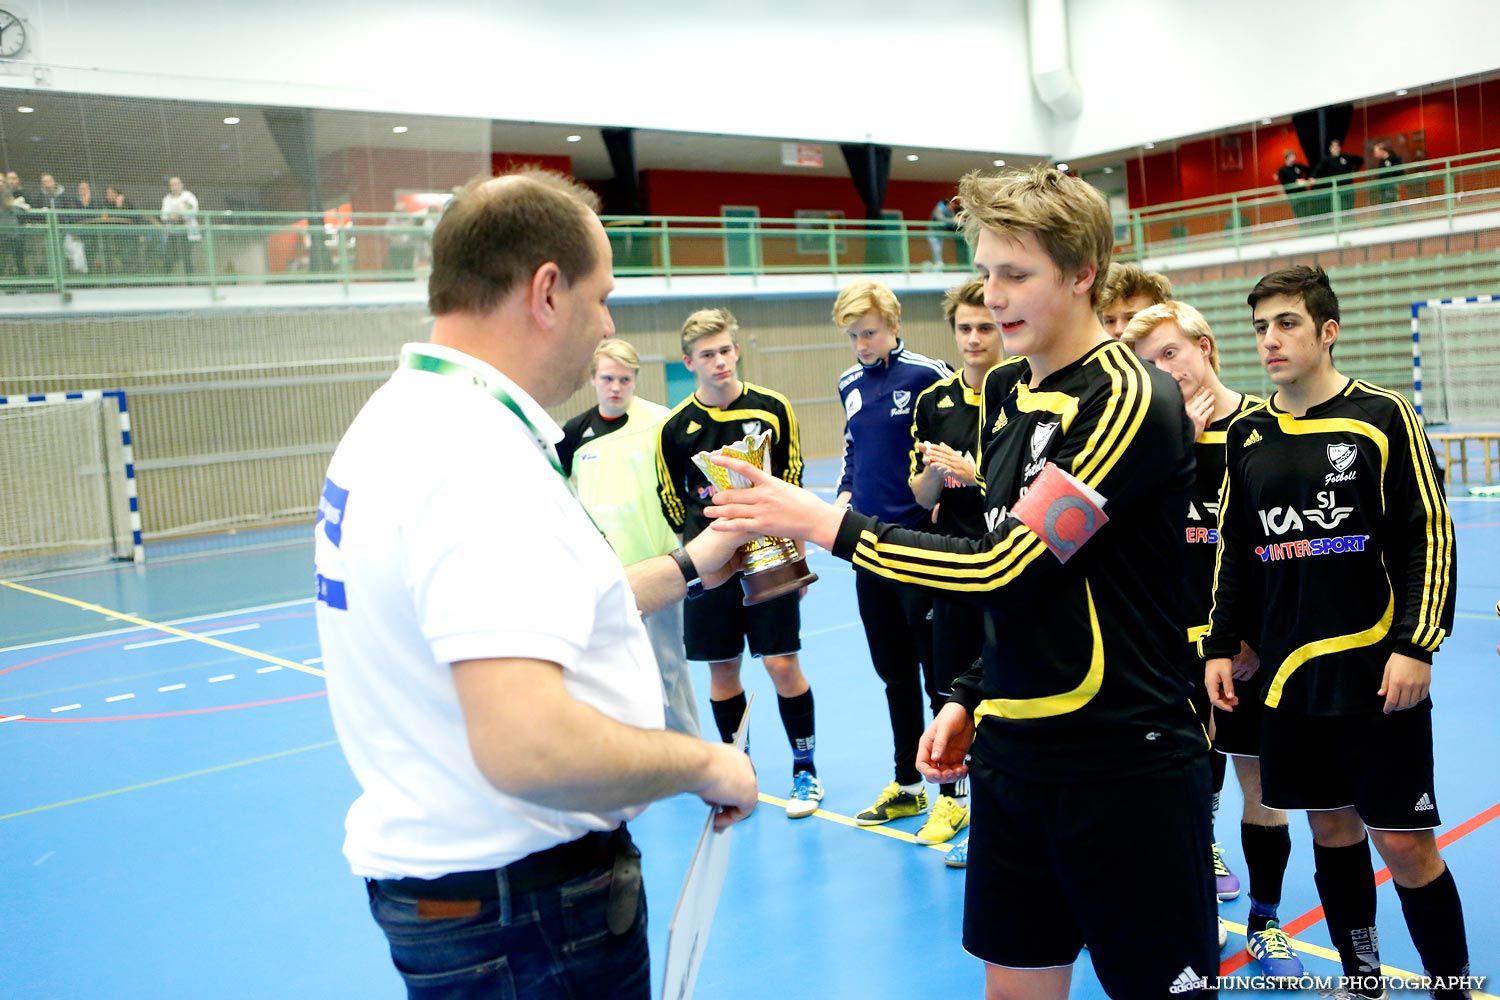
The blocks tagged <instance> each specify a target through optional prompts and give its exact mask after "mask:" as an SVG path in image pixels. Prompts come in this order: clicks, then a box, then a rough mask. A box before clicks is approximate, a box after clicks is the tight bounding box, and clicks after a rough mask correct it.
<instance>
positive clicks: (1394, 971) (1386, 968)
mask: <svg viewBox="0 0 1500 1000" xmlns="http://www.w3.org/2000/svg"><path fill="white" fill-rule="evenodd" d="M1224 926H1225V927H1226V928H1228V929H1229V930H1232V931H1234V932H1235V933H1236V934H1238V935H1240V936H1241V937H1244V936H1245V934H1246V933H1248V932H1249V930H1250V928H1248V927H1246V926H1245V925H1244V924H1237V923H1235V922H1234V921H1232V920H1225V921H1224ZM1287 941H1288V942H1290V943H1291V946H1292V950H1293V951H1300V952H1301V953H1302V954H1304V955H1314V956H1316V957H1318V958H1326V959H1328V960H1329V961H1330V962H1333V963H1335V964H1338V962H1339V953H1338V952H1336V951H1334V950H1333V949H1332V948H1324V947H1323V946H1322V945H1317V944H1308V943H1307V942H1306V941H1299V940H1297V939H1296V938H1287ZM1380 971H1381V973H1382V974H1384V975H1386V976H1389V977H1392V978H1395V979H1402V980H1412V979H1421V978H1422V977H1421V976H1419V975H1417V974H1416V973H1415V972H1407V971H1406V970H1405V969H1398V968H1396V967H1395V966H1394V965H1381V967H1380ZM1470 996H1472V997H1474V1000H1481V998H1482V1000H1496V998H1495V997H1492V996H1491V995H1490V994H1488V993H1481V992H1479V991H1478V990H1474V991H1472V992H1471V993H1470Z"/></svg>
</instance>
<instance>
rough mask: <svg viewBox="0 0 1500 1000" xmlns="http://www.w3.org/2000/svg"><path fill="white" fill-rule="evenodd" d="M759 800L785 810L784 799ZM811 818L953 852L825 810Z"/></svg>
mask: <svg viewBox="0 0 1500 1000" xmlns="http://www.w3.org/2000/svg"><path fill="white" fill-rule="evenodd" d="M760 800H761V801H762V802H764V803H765V804H766V805H770V806H780V807H781V808H782V809H785V808H786V799H778V798H777V797H776V796H774V795H767V794H766V793H765V792H761V793H760ZM813 816H814V817H815V818H817V819H826V820H827V821H828V822H830V823H837V824H839V825H840V826H849V827H853V828H854V829H856V830H863V831H864V832H866V833H878V834H880V835H881V836H882V837H890V838H891V839H892V840H899V841H902V842H903V843H907V844H916V845H917V846H918V847H926V848H930V849H931V850H934V851H942V852H943V853H944V854H947V853H948V852H949V851H951V850H953V845H952V844H922V843H918V842H917V838H916V837H914V836H912V835H911V834H909V833H907V832H905V831H904V830H891V829H888V828H886V827H883V826H860V825H859V823H857V822H855V820H854V819H853V818H851V817H849V816H842V815H840V814H838V813H836V812H829V811H828V810H827V809H819V810H818V811H817V812H815V813H813Z"/></svg>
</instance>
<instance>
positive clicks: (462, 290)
mask: <svg viewBox="0 0 1500 1000" xmlns="http://www.w3.org/2000/svg"><path fill="white" fill-rule="evenodd" d="M598 210H599V197H598V196H597V195H595V194H594V192H592V191H590V190H589V189H588V188H586V187H583V186H582V185H581V184H578V183H577V182H575V181H573V180H571V179H569V178H567V177H564V176H563V175H562V174H559V173H555V172H553V171H550V170H542V169H539V168H536V167H526V168H523V169H520V170H517V171H514V172H513V173H509V174H505V175H503V176H500V177H484V176H481V177H476V178H474V179H473V180H471V181H469V183H467V184H465V185H464V186H463V187H462V188H460V189H459V191H458V193H457V194H456V195H454V197H453V200H452V201H451V202H449V203H448V207H447V209H446V210H444V212H443V216H442V218H441V219H439V220H438V224H437V228H436V229H435V230H434V231H433V234H432V277H431V278H430V279H429V280H428V283H427V308H428V310H429V311H430V312H431V313H432V314H433V315H434V316H445V315H448V314H451V313H468V314H471V315H477V316H482V315H485V314H486V313H489V312H491V311H493V310H494V309H495V307H496V306H498V305H499V304H500V303H501V302H502V301H503V300H504V299H505V298H506V296H508V295H510V293H511V292H512V291H514V290H515V289H516V288H518V287H520V286H521V285H522V284H524V283H525V282H527V281H529V280H531V276H532V275H533V274H535V273H536V272H537V269H538V268H539V267H541V266H542V265H543V264H546V263H548V262H551V263H553V264H556V265H557V267H558V269H559V270H560V271H562V276H563V280H564V281H567V282H568V283H570V284H571V283H572V282H575V281H578V280H579V279H581V278H582V277H584V276H585V275H586V274H588V273H589V272H590V271H592V270H593V269H594V268H595V267H597V266H598V264H599V253H598V250H597V249H596V248H595V246H594V236H593V233H592V232H591V231H590V227H589V224H588V216H589V213H591V212H597V211H598Z"/></svg>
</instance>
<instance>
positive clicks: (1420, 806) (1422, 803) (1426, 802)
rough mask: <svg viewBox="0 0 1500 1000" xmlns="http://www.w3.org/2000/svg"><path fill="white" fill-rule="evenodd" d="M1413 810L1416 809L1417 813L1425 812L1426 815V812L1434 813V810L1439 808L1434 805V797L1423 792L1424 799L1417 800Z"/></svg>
mask: <svg viewBox="0 0 1500 1000" xmlns="http://www.w3.org/2000/svg"><path fill="white" fill-rule="evenodd" d="M1412 808H1413V809H1415V810H1416V811H1417V812H1423V813H1425V812H1432V811H1433V810H1434V809H1436V808H1437V806H1435V805H1433V804H1432V796H1431V795H1428V794H1427V793H1426V792H1423V793H1422V797H1421V798H1420V799H1418V800H1417V804H1416V805H1414V806H1412Z"/></svg>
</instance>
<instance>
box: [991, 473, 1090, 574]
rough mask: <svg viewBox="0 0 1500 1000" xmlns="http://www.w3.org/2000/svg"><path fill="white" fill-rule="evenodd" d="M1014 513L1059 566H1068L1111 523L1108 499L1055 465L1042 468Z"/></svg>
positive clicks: (1018, 502) (1012, 510)
mask: <svg viewBox="0 0 1500 1000" xmlns="http://www.w3.org/2000/svg"><path fill="white" fill-rule="evenodd" d="M1010 512H1011V513H1012V514H1014V515H1015V516H1016V518H1017V519H1019V520H1020V522H1021V523H1022V524H1024V525H1026V527H1028V528H1030V529H1031V530H1032V531H1033V532H1034V533H1035V534H1036V536H1037V537H1038V538H1040V539H1041V540H1042V544H1043V545H1045V546H1047V548H1049V549H1051V550H1052V554H1053V555H1055V556H1057V561H1058V562H1067V561H1068V560H1069V559H1070V558H1072V556H1073V555H1074V554H1075V553H1077V551H1078V550H1079V549H1080V548H1082V547H1083V543H1084V542H1086V541H1088V540H1089V539H1090V538H1093V537H1094V533H1095V532H1097V531H1098V530H1099V529H1100V528H1102V527H1104V526H1105V525H1106V524H1108V523H1109V515H1108V514H1106V513H1104V497H1102V496H1100V494H1099V492H1098V491H1097V490H1094V489H1092V488H1090V487H1089V486H1087V485H1085V484H1084V483H1083V482H1082V481H1081V480H1079V479H1077V478H1076V477H1074V476H1073V475H1071V474H1070V473H1067V472H1064V471H1063V470H1062V469H1060V468H1058V467H1057V466H1056V465H1055V464H1054V463H1052V462H1048V463H1047V464H1046V465H1045V466H1043V467H1042V471H1041V474H1040V475H1038V476H1037V477H1036V478H1035V479H1034V480H1032V482H1031V486H1030V487H1029V488H1028V489H1027V490H1026V495H1025V496H1024V497H1022V498H1021V499H1020V500H1018V501H1017V502H1016V503H1015V505H1014V506H1012V507H1011V509H1010Z"/></svg>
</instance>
